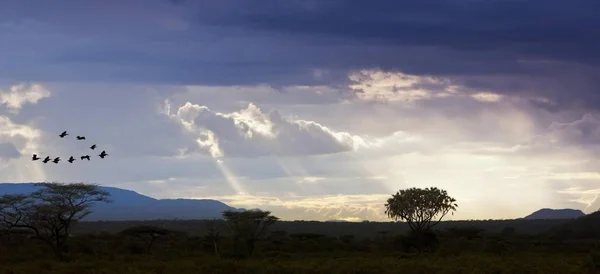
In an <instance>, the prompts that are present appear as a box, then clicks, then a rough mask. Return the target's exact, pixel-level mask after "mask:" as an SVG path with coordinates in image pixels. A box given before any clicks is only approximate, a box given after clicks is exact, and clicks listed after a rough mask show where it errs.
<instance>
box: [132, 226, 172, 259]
mask: <svg viewBox="0 0 600 274" xmlns="http://www.w3.org/2000/svg"><path fill="white" fill-rule="evenodd" d="M121 234H122V235H125V236H133V237H136V238H138V239H140V240H142V241H143V242H144V243H146V254H150V251H151V250H152V245H153V244H154V242H156V240H157V239H158V238H161V237H163V236H166V235H169V234H172V231H171V230H168V229H166V228H162V227H158V226H151V225H138V226H134V227H130V228H127V229H125V230H123V231H121Z"/></svg>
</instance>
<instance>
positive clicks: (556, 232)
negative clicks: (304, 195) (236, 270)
mask: <svg viewBox="0 0 600 274" xmlns="http://www.w3.org/2000/svg"><path fill="white" fill-rule="evenodd" d="M39 186H41V188H40V189H39V190H38V191H36V192H33V193H31V194H27V195H25V194H18V195H3V196H0V226H1V228H2V229H1V230H0V264H1V263H15V262H23V261H30V260H33V261H35V260H40V258H48V257H55V258H57V259H59V260H61V261H72V260H77V258H88V257H90V256H91V257H93V258H94V260H99V261H108V262H110V261H115V260H121V261H122V260H129V259H127V258H129V257H128V256H136V255H140V256H155V258H162V259H161V260H181V259H183V258H197V257H207V256H208V257H212V258H217V259H219V260H233V261H240V260H241V261H246V259H251V258H252V259H265V258H270V259H274V260H277V261H286V260H298V259H302V260H304V259H306V260H313V261H314V260H316V259H315V258H321V259H322V258H332V259H333V258H337V257H340V258H341V257H345V258H347V257H353V258H360V259H361V260H365V259H367V258H372V260H373V261H377V260H380V259H381V258H389V257H390V256H392V257H393V258H396V259H398V260H402V259H411V258H415V257H419V258H421V259H420V260H422V258H428V257H427V256H434V257H435V258H448V257H450V258H453V257H456V256H471V257H472V256H475V257H477V256H481V255H483V256H488V257H489V258H496V257H505V256H511V255H513V254H538V255H543V256H547V257H548V258H550V257H552V256H558V257H560V256H563V255H567V254H568V255H569V256H570V257H569V258H570V259H569V260H572V261H570V262H569V265H564V266H553V267H565V269H569V271H571V270H573V272H570V273H577V271H579V270H580V269H588V270H589V269H592V270H596V269H600V253H599V251H600V249H598V247H599V246H600V245H599V244H600V241H599V239H600V229H599V228H600V227H598V223H599V222H598V220H600V218H598V214H592V215H590V216H586V217H583V218H580V219H577V220H574V221H552V220H546V221H542V220H510V221H508V220H507V221H473V222H468V221H460V222H442V221H441V220H442V218H443V216H444V215H445V214H447V213H449V212H451V211H453V210H455V208H456V207H457V205H456V203H455V200H454V199H452V198H451V197H449V196H448V195H447V193H446V192H445V191H443V190H439V189H437V188H428V189H415V188H413V189H407V190H401V191H399V192H398V193H396V194H394V195H393V196H392V198H390V199H388V201H387V203H386V213H387V214H388V216H390V218H392V219H395V220H403V221H404V222H403V223H376V222H361V223H338V222H281V221H279V219H278V218H277V217H276V216H273V215H271V213H270V212H268V211H265V212H263V211H244V212H233V211H226V212H223V218H222V219H214V220H196V221H148V222H80V221H81V219H82V218H84V217H85V216H86V215H87V214H89V213H90V209H91V208H92V206H93V204H94V203H99V202H110V199H109V198H110V197H109V195H108V193H106V192H103V191H101V190H99V188H98V187H97V186H95V185H89V184H83V183H78V184H59V183H43V184H40V185H39ZM348 254H351V255H348ZM465 254H466V255H465ZM469 254H470V255H469ZM552 254H554V255H552ZM561 254H562V255H561ZM573 254H580V255H577V256H579V257H577V256H576V257H573V256H572V255H573ZM538 255H536V256H538ZM523 256H525V255H523ZM523 256H520V255H519V257H518V258H519V259H518V260H522V259H520V258H524V257H523ZM527 256H529V255H527ZM475 257H474V258H475ZM534 257H535V256H534ZM124 258H125V259H124ZM140 258H142V259H141V260H142V261H144V260H146V259H144V258H147V257H140ZM527 258H529V257H527ZM581 258H584V259H585V260H580V261H577V260H579V259H581ZM242 259H243V260H242ZM86 260H87V259H86ZM436 260H439V259H436ZM486 260H489V259H486ZM274 262H275V261H272V262H271V263H274ZM392 262H393V261H390V260H388V261H386V263H392ZM367 263H368V264H369V265H377V264H375V263H372V262H367ZM522 263H524V264H528V263H530V262H528V261H524V262H522ZM537 263H538V264H539V265H535V266H530V267H532V268H535V269H542V268H544V269H545V268H548V267H549V265H550V263H556V262H555V261H547V262H544V261H540V262H537ZM296 267H297V268H298V269H301V268H302V267H304V266H302V265H297V266H296ZM315 267H318V266H315ZM332 267H334V266H332ZM511 267H513V268H514V267H516V266H515V265H514V264H513V265H512V266H511ZM519 267H521V266H519ZM528 267H529V266H528ZM191 268H193V267H191ZM10 271H14V270H10ZM273 272H276V271H274V270H273ZM11 273H12V272H11ZM361 273H363V272H361ZM364 273H376V272H364ZM377 273H379V272H377ZM419 273H421V272H419ZM454 273H459V272H454ZM482 273H483V272H482ZM495 273H496V272H495ZM497 273H502V272H497ZM523 273H525V272H523ZM531 273H533V272H531ZM544 273H548V272H544ZM565 273H566V272H565Z"/></svg>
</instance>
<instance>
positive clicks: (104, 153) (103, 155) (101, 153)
mask: <svg viewBox="0 0 600 274" xmlns="http://www.w3.org/2000/svg"><path fill="white" fill-rule="evenodd" d="M98 156H100V158H102V159H104V157H106V156H108V154H106V151H104V150H103V151H102V152H100V155H98Z"/></svg>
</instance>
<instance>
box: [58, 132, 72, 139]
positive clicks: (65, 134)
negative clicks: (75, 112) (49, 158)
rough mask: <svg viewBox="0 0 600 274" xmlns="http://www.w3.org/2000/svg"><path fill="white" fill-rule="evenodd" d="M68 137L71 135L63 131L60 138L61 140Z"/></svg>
mask: <svg viewBox="0 0 600 274" xmlns="http://www.w3.org/2000/svg"><path fill="white" fill-rule="evenodd" d="M67 135H69V133H67V131H63V133H61V134H60V135H58V136H60V138H65V136H67Z"/></svg>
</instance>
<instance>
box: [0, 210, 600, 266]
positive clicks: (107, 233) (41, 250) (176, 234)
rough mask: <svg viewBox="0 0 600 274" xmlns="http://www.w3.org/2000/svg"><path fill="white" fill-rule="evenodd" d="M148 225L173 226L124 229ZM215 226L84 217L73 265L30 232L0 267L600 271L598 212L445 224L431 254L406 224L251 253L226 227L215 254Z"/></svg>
mask: <svg viewBox="0 0 600 274" xmlns="http://www.w3.org/2000/svg"><path fill="white" fill-rule="evenodd" d="M142 224H143V225H150V226H156V227H162V228H165V229H168V230H169V231H172V233H170V234H168V235H163V236H160V237H158V238H157V240H156V241H155V242H154V243H153V244H152V245H151V246H149V245H148V242H146V241H145V239H144V238H143V237H135V235H133V236H132V235H130V234H129V235H127V234H123V233H122V231H123V230H124V229H126V228H130V227H134V226H139V225H142ZM207 227H208V226H207V225H206V223H205V222H203V221H154V222H144V223H141V222H94V223H81V224H78V225H77V227H76V228H75V229H74V233H73V236H72V238H71V239H70V241H69V244H68V255H67V261H65V262H60V261H58V260H56V259H55V257H54V254H53V253H52V252H51V251H50V249H49V248H48V247H46V246H45V245H44V244H43V243H40V242H39V241H36V240H34V239H29V238H28V237H27V236H26V235H16V234H15V235H5V236H3V237H0V239H1V241H0V274H2V273H15V274H16V273H23V274H25V273H26V274H31V273H33V274H37V273H40V274H43V273H78V274H79V273H90V274H91V273H94V274H99V273H107V274H108V273H110V274H113V273H117V274H129V273H136V274H140V273H164V274H166V273H223V274H229V273H232V274H233V273H277V274H280V273H281V274H285V273H423V274H429V273H432V274H433V273H511V274H512V273H559V274H560V273H565V274H567V273H600V271H599V270H600V249H599V248H598V247H599V246H600V227H599V226H598V225H597V222H596V220H595V219H591V218H587V219H585V220H583V219H582V220H576V221H472V222H445V223H442V224H441V225H440V226H439V228H438V229H437V230H436V232H435V236H432V237H433V238H432V239H429V240H430V241H428V244H427V250H426V253H425V254H418V253H417V252H415V250H414V248H413V247H412V246H411V244H410V243H411V238H410V236H407V235H408V234H407V230H406V227H405V226H403V225H401V224H392V223H320V222H281V223H278V224H277V225H274V226H273V227H272V228H271V229H270V233H269V234H268V235H267V236H266V237H265V238H264V239H262V240H261V241H259V242H258V243H257V245H256V249H255V251H254V252H253V254H252V255H251V256H246V257H244V258H241V257H237V256H233V255H232V254H234V253H235V252H236V250H237V249H236V247H235V245H234V244H233V241H232V239H231V235H230V234H228V233H227V231H223V234H222V237H220V238H219V255H216V254H215V249H214V245H213V241H212V240H211V238H209V237H207ZM137 236H140V235H137ZM141 236H143V235H141ZM146 240H147V239H146ZM234 258H235V259H234Z"/></svg>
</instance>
